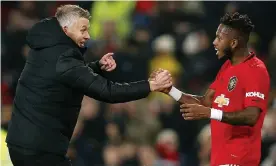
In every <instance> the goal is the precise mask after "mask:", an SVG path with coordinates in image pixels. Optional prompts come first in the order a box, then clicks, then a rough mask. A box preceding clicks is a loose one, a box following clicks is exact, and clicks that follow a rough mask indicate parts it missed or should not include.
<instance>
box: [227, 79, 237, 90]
mask: <svg viewBox="0 0 276 166" xmlns="http://www.w3.org/2000/svg"><path fill="white" fill-rule="evenodd" d="M237 82H238V78H237V77H236V76H233V77H231V78H230V79H229V83H228V87H227V89H228V91H229V92H230V91H232V90H233V89H235V87H236V85H237Z"/></svg>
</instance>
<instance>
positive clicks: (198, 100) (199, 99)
mask: <svg viewBox="0 0 276 166" xmlns="http://www.w3.org/2000/svg"><path fill="white" fill-rule="evenodd" d="M214 94H215V90H213V89H208V90H207V92H206V93H205V95H204V96H197V95H191V94H187V93H182V96H181V98H180V99H179V101H178V102H179V103H181V104H184V103H189V104H201V105H204V106H208V107H211V105H212V99H213V97H214Z"/></svg>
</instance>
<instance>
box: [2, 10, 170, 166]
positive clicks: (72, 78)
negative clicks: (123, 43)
mask: <svg viewBox="0 0 276 166" xmlns="http://www.w3.org/2000/svg"><path fill="white" fill-rule="evenodd" d="M89 19H90V16H89V12H88V11H86V10H84V9H82V8H80V7H79V6H75V5H64V6H61V7H59V8H58V9H57V11H56V14H55V16H54V17H50V18H46V19H43V20H41V21H40V22H38V23H37V24H35V25H34V26H33V27H32V28H31V29H30V30H29V33H28V35H27V38H26V39H27V43H28V45H29V47H30V48H31V50H30V51H29V54H28V57H27V60H26V64H25V67H24V69H23V71H22V73H21V76H20V78H19V80H18V85H17V88H16V94H15V98H14V103H13V112H12V118H11V121H10V124H9V128H8V135H7V138H6V142H7V146H8V148H9V153H10V157H11V160H12V163H13V164H14V165H15V166H25V165H26V166H44V165H48V166H57V165H58V166H68V165H71V163H70V160H69V159H68V158H66V156H65V155H66V152H67V148H68V145H69V141H70V139H71V136H72V133H73V130H74V127H75V124H76V121H77V118H78V115H79V111H80V107H81V101H82V99H83V96H84V95H86V96H89V97H91V98H94V99H96V100H99V101H103V102H107V103H122V102H128V101H133V100H138V99H142V98H145V97H147V96H148V95H149V93H150V92H152V91H163V90H164V89H167V88H169V87H171V86H172V78H171V75H170V73H169V72H168V71H166V70H163V71H162V72H160V73H158V74H156V73H155V74H154V73H152V75H151V76H150V78H149V79H148V80H141V81H138V82H131V83H122V84H119V83H113V82H111V81H109V80H107V79H105V78H104V77H102V76H101V71H102V70H104V71H112V70H113V69H115V67H116V63H115V61H114V59H113V58H112V54H111V53H109V54H106V55H104V56H103V57H102V58H101V59H100V60H99V61H97V62H94V63H93V62H91V63H88V64H86V63H85V62H84V58H83V53H84V51H83V50H84V45H85V42H86V41H87V40H88V39H89V38H90V36H89V34H88V29H89ZM92 28H93V27H92ZM153 75H154V77H152V76H153Z"/></svg>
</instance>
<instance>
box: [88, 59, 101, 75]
mask: <svg viewBox="0 0 276 166" xmlns="http://www.w3.org/2000/svg"><path fill="white" fill-rule="evenodd" d="M87 66H88V67H90V68H91V69H92V70H93V71H94V72H95V73H97V74H101V73H102V70H101V67H100V63H99V61H95V62H89V63H88V64H87Z"/></svg>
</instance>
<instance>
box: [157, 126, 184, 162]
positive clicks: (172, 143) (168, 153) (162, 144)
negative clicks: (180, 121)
mask: <svg viewBox="0 0 276 166" xmlns="http://www.w3.org/2000/svg"><path fill="white" fill-rule="evenodd" d="M178 141H179V138H178V135H177V133H176V132H175V131H173V130H170V129H165V130H163V131H161V132H160V133H159V135H158V136H157V142H156V149H157V153H158V154H159V156H160V157H161V161H162V164H164V165H170V166H178V165H180V153H179V152H178V148H179V142H178Z"/></svg>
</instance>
